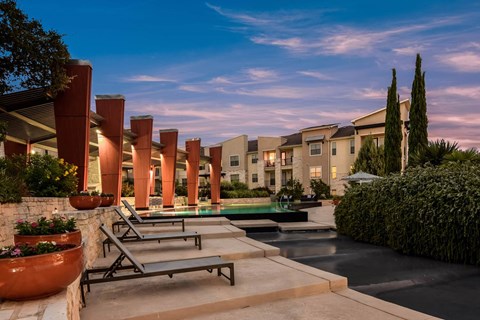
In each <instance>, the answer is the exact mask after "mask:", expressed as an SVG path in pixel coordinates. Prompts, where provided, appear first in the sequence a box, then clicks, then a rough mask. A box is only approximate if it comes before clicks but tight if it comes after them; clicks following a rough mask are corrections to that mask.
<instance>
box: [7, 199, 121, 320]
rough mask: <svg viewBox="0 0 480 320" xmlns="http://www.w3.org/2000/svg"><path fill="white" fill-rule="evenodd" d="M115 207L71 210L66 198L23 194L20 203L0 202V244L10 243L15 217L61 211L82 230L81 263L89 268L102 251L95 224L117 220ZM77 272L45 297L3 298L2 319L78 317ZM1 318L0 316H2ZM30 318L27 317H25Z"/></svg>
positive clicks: (100, 234) (48, 214)
mask: <svg viewBox="0 0 480 320" xmlns="http://www.w3.org/2000/svg"><path fill="white" fill-rule="evenodd" d="M114 208H115V207H106V208H97V209H94V210H82V211H79V210H75V209H73V208H72V207H71V206H70V204H69V202H68V198H23V202H22V203H13V204H12V203H10V204H3V205H0V212H1V214H0V246H4V245H10V244H12V243H13V234H14V233H15V230H14V226H15V222H16V221H17V220H19V219H25V220H30V221H33V220H36V219H38V218H39V217H42V216H45V217H47V218H51V217H52V216H54V215H65V216H67V217H68V218H70V217H74V218H75V219H76V220H77V227H78V228H79V229H80V231H81V232H82V241H83V248H84V249H83V254H84V265H85V267H87V268H89V267H91V266H92V265H93V263H94V261H95V260H96V259H97V257H99V256H100V255H101V254H102V242H103V239H104V238H105V237H104V236H103V234H102V232H101V231H100V230H99V227H100V225H101V224H102V223H104V224H106V225H108V227H109V228H111V225H112V223H113V222H114V221H116V220H117V217H116V214H115V211H114ZM79 285H80V276H79V277H78V278H77V280H75V281H74V282H73V283H72V284H71V285H70V286H69V287H68V288H67V289H66V290H64V291H62V292H61V293H59V294H57V295H54V296H51V297H48V298H45V299H37V300H32V301H26V302H14V301H4V302H1V303H0V315H1V316H3V315H6V316H7V317H6V318H5V319H10V320H15V319H23V318H29V317H31V319H37V320H42V319H45V320H46V319H59V320H60V319H69V320H77V319H80V308H81V301H80V288H79ZM0 318H2V317H0ZM2 319H3V318H2ZM29 319H30V318H29Z"/></svg>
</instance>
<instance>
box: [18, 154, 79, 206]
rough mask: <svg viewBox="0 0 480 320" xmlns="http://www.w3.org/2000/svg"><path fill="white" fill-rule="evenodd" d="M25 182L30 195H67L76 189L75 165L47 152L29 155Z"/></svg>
mask: <svg viewBox="0 0 480 320" xmlns="http://www.w3.org/2000/svg"><path fill="white" fill-rule="evenodd" d="M25 183H26V184H27V188H28V191H29V192H30V194H31V195H32V196H36V197H67V196H69V195H70V194H71V193H72V192H75V191H76V190H77V185H78V178H77V166H75V165H73V164H69V163H67V162H65V161H64V160H63V159H58V158H54V157H52V156H51V155H48V154H46V155H38V154H34V155H30V159H29V160H28V161H27V167H26V171H25Z"/></svg>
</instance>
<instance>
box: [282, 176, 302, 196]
mask: <svg viewBox="0 0 480 320" xmlns="http://www.w3.org/2000/svg"><path fill="white" fill-rule="evenodd" d="M302 194H303V186H302V183H301V182H300V181H299V180H298V179H291V180H288V182H287V185H286V186H285V187H283V188H281V189H280V191H278V193H277V197H278V198H280V197H281V196H292V197H293V199H294V200H299V199H300V198H301V197H302Z"/></svg>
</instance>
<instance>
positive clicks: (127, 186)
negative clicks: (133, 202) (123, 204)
mask: <svg viewBox="0 0 480 320" xmlns="http://www.w3.org/2000/svg"><path fill="white" fill-rule="evenodd" d="M133 196H135V189H134V187H133V182H130V181H129V180H126V181H123V182H122V197H133Z"/></svg>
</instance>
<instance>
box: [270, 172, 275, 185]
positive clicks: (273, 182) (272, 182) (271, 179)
mask: <svg viewBox="0 0 480 320" xmlns="http://www.w3.org/2000/svg"><path fill="white" fill-rule="evenodd" d="M270 185H271V186H274V185H275V175H274V174H271V175H270Z"/></svg>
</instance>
